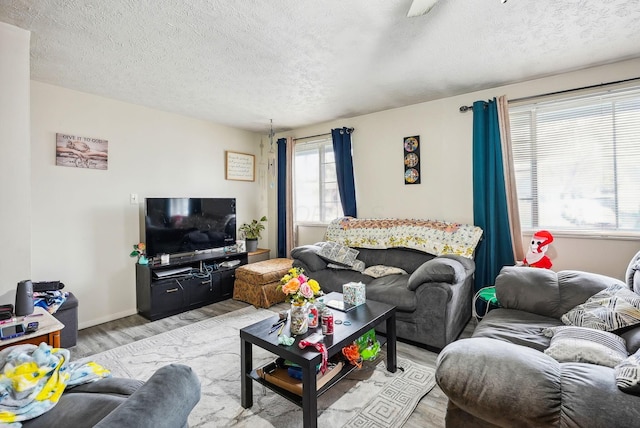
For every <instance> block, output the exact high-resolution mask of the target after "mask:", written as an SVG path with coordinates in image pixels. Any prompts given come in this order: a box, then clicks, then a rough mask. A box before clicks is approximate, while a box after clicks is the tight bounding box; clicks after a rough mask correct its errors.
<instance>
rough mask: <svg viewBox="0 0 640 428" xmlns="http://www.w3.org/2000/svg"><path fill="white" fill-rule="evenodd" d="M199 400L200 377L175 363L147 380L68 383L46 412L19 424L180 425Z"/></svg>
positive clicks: (77, 427)
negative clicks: (57, 400) (70, 386)
mask: <svg viewBox="0 0 640 428" xmlns="http://www.w3.org/2000/svg"><path fill="white" fill-rule="evenodd" d="M199 400H200V381H199V380H198V377H197V376H196V374H195V373H194V372H193V370H192V369H191V368H190V367H188V366H185V365H181V364H169V365H167V366H164V367H162V368H160V369H158V370H157V371H156V372H155V373H154V374H153V375H152V376H151V377H150V378H149V380H148V381H147V382H142V381H139V380H135V379H125V378H105V379H101V380H98V381H96V382H93V383H87V384H83V385H78V386H75V387H73V388H69V389H68V390H66V391H65V392H64V394H62V396H61V397H60V401H59V402H58V404H56V406H55V407H54V408H52V409H51V410H49V411H48V412H47V413H45V414H43V415H41V416H39V417H37V418H34V419H31V420H27V421H24V422H23V423H22V426H23V427H24V428H35V427H43V428H44V427H46V428H51V427H73V428H83V427H87V428H88V427H99V428H123V427H136V428H180V427H186V426H187V418H188V416H189V414H190V413H191V410H192V409H193V407H194V406H195V405H196V404H197V403H198V401H199Z"/></svg>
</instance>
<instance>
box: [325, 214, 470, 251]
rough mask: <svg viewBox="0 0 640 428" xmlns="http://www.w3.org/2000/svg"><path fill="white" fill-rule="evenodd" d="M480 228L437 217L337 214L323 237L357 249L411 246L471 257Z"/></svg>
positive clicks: (415, 248)
mask: <svg viewBox="0 0 640 428" xmlns="http://www.w3.org/2000/svg"><path fill="white" fill-rule="evenodd" d="M481 237H482V229H480V228H479V227H478V226H473V225H469V224H460V223H448V222H444V221H437V220H415V219H361V218H353V217H341V218H337V219H335V220H333V221H332V222H331V223H330V224H329V226H328V227H327V233H326V236H325V240H327V241H333V242H338V243H340V244H342V245H346V246H348V247H358V248H374V249H385V248H398V247H403V248H412V249H414V250H418V251H423V252H425V253H429V254H433V255H435V256H440V255H443V254H456V255H459V256H463V257H467V258H473V254H474V251H475V248H476V246H477V245H478V242H479V241H480V238H481Z"/></svg>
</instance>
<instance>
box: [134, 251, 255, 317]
mask: <svg viewBox="0 0 640 428" xmlns="http://www.w3.org/2000/svg"><path fill="white" fill-rule="evenodd" d="M245 264H247V253H224V252H212V253H202V254H195V255H187V256H180V257H171V258H170V262H169V264H164V265H163V264H161V263H160V261H159V260H158V261H152V262H150V263H149V264H148V265H140V264H136V305H137V308H138V312H139V313H140V314H141V315H142V316H144V317H145V318H147V319H149V320H151V321H155V320H158V319H161V318H165V317H168V316H170V315H175V314H179V313H181V312H184V311H188V310H190V309H196V308H199V307H201V306H205V305H208V304H211V303H215V302H219V301H221V300H226V299H229V298H231V297H233V284H234V282H235V271H236V268H238V267H239V266H242V265H245Z"/></svg>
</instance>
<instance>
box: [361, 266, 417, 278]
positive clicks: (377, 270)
mask: <svg viewBox="0 0 640 428" xmlns="http://www.w3.org/2000/svg"><path fill="white" fill-rule="evenodd" d="M362 273H363V274H365V275H369V276H372V277H374V278H381V277H383V276H387V275H406V274H407V271H405V270H404V269H400V268H397V267H393V266H384V265H375V266H369V267H368V268H366V269H365V270H364V271H363V272H362Z"/></svg>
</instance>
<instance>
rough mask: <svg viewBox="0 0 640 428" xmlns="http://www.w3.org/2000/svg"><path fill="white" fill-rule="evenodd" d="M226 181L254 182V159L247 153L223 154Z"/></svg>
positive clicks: (228, 152)
mask: <svg viewBox="0 0 640 428" xmlns="http://www.w3.org/2000/svg"><path fill="white" fill-rule="evenodd" d="M224 178H225V179H226V180H238V181H255V179H256V157H255V156H254V155H250V154H248V153H238V152H230V151H226V152H225V177H224Z"/></svg>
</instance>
